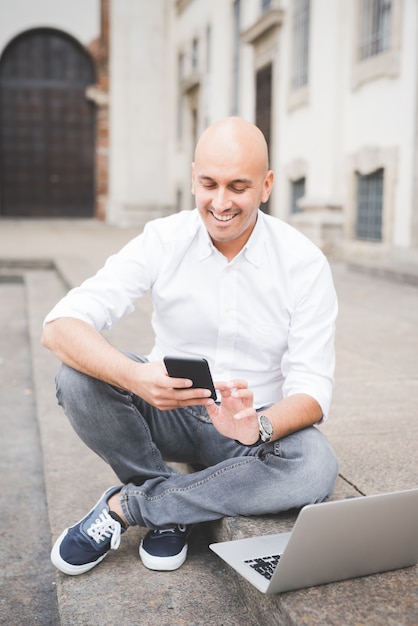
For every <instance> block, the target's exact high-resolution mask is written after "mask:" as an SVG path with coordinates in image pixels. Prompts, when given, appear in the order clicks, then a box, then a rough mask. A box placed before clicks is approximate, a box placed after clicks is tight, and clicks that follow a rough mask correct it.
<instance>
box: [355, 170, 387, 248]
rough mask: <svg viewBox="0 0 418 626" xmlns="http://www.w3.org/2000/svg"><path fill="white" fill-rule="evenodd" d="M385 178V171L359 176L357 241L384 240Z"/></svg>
mask: <svg viewBox="0 0 418 626" xmlns="http://www.w3.org/2000/svg"><path fill="white" fill-rule="evenodd" d="M383 178H384V176H383V169H380V170H377V171H376V172H373V173H372V174H368V175H367V176H363V175H361V174H357V222H356V237H357V239H362V240H365V241H381V240H382V209H383Z"/></svg>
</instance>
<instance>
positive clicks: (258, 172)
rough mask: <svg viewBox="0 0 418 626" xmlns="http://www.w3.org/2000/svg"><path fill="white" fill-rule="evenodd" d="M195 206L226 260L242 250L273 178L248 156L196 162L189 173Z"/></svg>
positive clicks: (210, 157)
mask: <svg viewBox="0 0 418 626" xmlns="http://www.w3.org/2000/svg"><path fill="white" fill-rule="evenodd" d="M192 181H193V184H192V191H193V193H194V195H195V198H196V206H197V208H198V210H199V213H200V215H201V217H202V219H203V221H204V223H205V226H206V228H207V230H208V233H209V235H210V237H211V239H212V241H213V243H214V245H215V246H216V247H217V248H218V250H220V252H222V253H223V254H224V255H225V256H226V257H227V258H228V259H231V258H233V257H234V256H235V255H236V254H238V252H239V251H240V250H241V249H242V248H243V246H244V245H245V243H246V242H247V240H248V238H249V236H250V235H251V232H252V230H253V228H254V226H255V223H256V221H257V211H258V207H259V206H260V203H261V202H265V201H266V200H267V199H268V197H269V195H270V191H271V187H272V184H273V174H272V172H271V171H267V170H266V168H265V167H263V166H262V164H260V161H259V160H257V159H252V157H251V154H248V153H246V154H245V156H244V155H243V153H242V151H235V154H234V151H228V156H227V157H225V158H222V157H220V156H219V154H218V153H216V154H215V155H213V154H212V155H211V154H210V153H208V154H205V155H204V158H199V159H196V162H195V163H194V164H193V171H192Z"/></svg>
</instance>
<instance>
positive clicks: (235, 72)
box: [231, 0, 241, 115]
mask: <svg viewBox="0 0 418 626" xmlns="http://www.w3.org/2000/svg"><path fill="white" fill-rule="evenodd" d="M233 28H234V31H233V44H232V45H233V58H232V107H231V109H232V115H237V114H238V108H239V70H240V64H239V61H240V43H241V0H234V19H233Z"/></svg>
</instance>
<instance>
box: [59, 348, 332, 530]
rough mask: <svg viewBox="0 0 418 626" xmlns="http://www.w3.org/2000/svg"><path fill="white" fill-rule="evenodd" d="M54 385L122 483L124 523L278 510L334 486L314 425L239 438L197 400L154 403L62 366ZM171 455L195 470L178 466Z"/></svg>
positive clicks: (328, 452)
mask: <svg viewBox="0 0 418 626" xmlns="http://www.w3.org/2000/svg"><path fill="white" fill-rule="evenodd" d="M129 356H131V358H135V359H136V360H143V359H141V358H140V357H135V356H134V355H129ZM56 383H57V398H58V402H59V404H60V405H61V406H62V407H63V409H64V411H65V413H66V415H67V416H68V418H69V420H70V422H71V424H72V426H73V428H74V430H75V431H76V433H77V434H78V435H79V437H80V438H81V439H82V440H83V441H84V443H85V444H86V445H87V446H88V447H89V448H91V449H92V450H93V451H94V452H96V453H97V454H98V455H99V456H100V457H101V458H102V459H104V461H106V463H108V464H109V465H110V466H111V468H112V469H113V471H114V472H115V473H116V475H117V476H118V478H119V479H120V481H121V482H122V483H124V486H123V488H122V491H121V505H122V510H123V513H124V515H125V517H126V519H127V521H128V523H129V524H130V525H140V526H146V527H148V528H164V527H170V526H173V525H176V524H194V523H198V522H203V521H209V520H215V519H219V518H221V517H223V516H226V515H230V516H237V515H262V514H265V513H278V512H279V511H284V510H287V509H290V508H293V507H301V506H303V505H305V504H309V503H314V502H320V501H322V500H325V499H326V498H327V497H329V496H330V495H331V493H332V491H333V488H334V485H335V481H336V478H337V472H338V463H337V459H336V456H335V453H334V451H333V449H332V448H331V446H330V444H329V443H328V441H327V439H326V438H325V436H324V435H323V434H322V433H321V432H320V431H319V430H318V429H317V428H315V427H311V428H306V429H304V430H301V431H299V432H297V433H294V434H292V435H290V436H288V437H285V438H283V439H280V440H278V441H274V442H271V443H267V444H258V445H254V446H244V445H242V444H240V443H238V442H236V441H234V440H233V439H229V438H227V437H224V436H223V435H221V434H220V433H218V431H217V430H216V429H215V428H214V427H213V425H212V423H211V421H210V418H209V416H208V414H207V412H206V409H205V408H204V407H203V406H193V407H188V408H184V409H177V410H173V411H160V410H159V409H156V408H155V407H153V406H151V405H149V404H148V403H146V402H144V401H143V400H142V399H141V398H140V397H138V396H136V395H134V394H132V393H129V392H127V391H123V390H121V389H119V388H117V387H113V386H112V385H109V384H107V383H104V382H102V381H100V380H97V379H95V378H92V377H90V376H86V375H85V374H81V373H80V372H78V371H76V370H74V369H72V368H70V367H67V366H66V365H63V366H61V368H60V370H59V372H58V374H57V380H56ZM169 461H177V462H184V463H190V464H193V465H195V466H197V467H198V468H199V469H198V470H197V471H195V472H193V473H190V474H183V473H179V472H177V471H175V470H174V469H173V468H172V467H170V466H169V465H167V462H169Z"/></svg>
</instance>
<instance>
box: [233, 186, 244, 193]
mask: <svg viewBox="0 0 418 626" xmlns="http://www.w3.org/2000/svg"><path fill="white" fill-rule="evenodd" d="M246 189H247V187H231V191H233V192H234V193H244V191H245V190H246Z"/></svg>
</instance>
